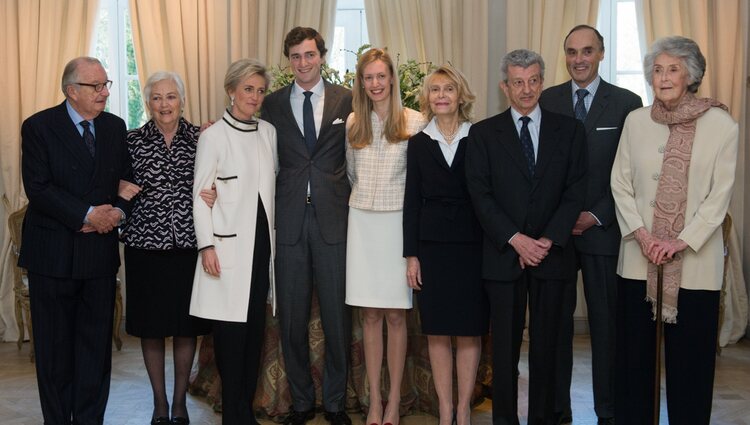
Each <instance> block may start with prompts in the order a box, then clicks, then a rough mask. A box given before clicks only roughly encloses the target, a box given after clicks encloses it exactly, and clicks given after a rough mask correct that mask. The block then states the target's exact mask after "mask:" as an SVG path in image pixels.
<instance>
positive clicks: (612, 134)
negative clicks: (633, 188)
mask: <svg viewBox="0 0 750 425" xmlns="http://www.w3.org/2000/svg"><path fill="white" fill-rule="evenodd" d="M563 46H564V50H565V63H566V64H567V67H568V73H569V74H570V77H571V80H570V81H567V82H565V83H562V84H560V85H557V86H554V87H550V88H548V89H547V90H545V91H544V92H543V93H542V96H541V98H540V99H539V103H540V104H541V105H542V107H544V108H546V109H549V110H550V111H554V112H557V113H559V114H563V115H567V116H570V117H574V118H577V119H578V120H580V121H581V122H583V124H584V127H585V128H586V141H587V145H588V167H589V168H588V169H589V179H588V185H587V187H586V201H585V204H584V207H583V211H581V212H580V214H579V215H578V220H577V221H576V225H575V226H574V227H573V235H574V236H573V243H574V247H575V251H576V255H577V258H578V260H577V261H578V267H580V269H581V273H582V275H583V288H584V294H585V295H586V305H587V307H588V322H589V330H590V333H591V354H592V356H591V363H592V368H593V374H592V375H593V382H594V410H595V411H596V415H597V416H598V417H599V420H598V423H599V424H612V423H614V419H613V418H614V415H615V412H614V367H615V310H616V309H615V306H616V299H617V274H616V269H617V254H618V251H619V249H620V229H619V227H618V226H617V221H616V220H615V202H614V199H613V198H612V191H611V190H610V186H609V175H610V172H611V171H612V162H613V161H614V159H615V153H616V152H617V143H618V142H619V140H620V133H622V126H623V123H624V122H625V117H626V116H627V115H628V114H629V113H630V111H632V110H634V109H638V108H640V107H641V106H643V104H642V102H641V98H640V97H639V96H638V95H636V94H635V93H633V92H630V91H628V90H625V89H622V88H619V87H616V86H613V85H612V84H609V83H607V82H606V81H604V80H602V78H601V77H600V76H599V62H601V61H602V59H604V38H603V37H602V36H601V34H599V31H597V30H596V28H593V27H590V26H588V25H578V26H576V27H575V28H573V29H572V30H570V32H569V33H568V36H567V37H566V38H565V41H564V43H563ZM576 281H577V276H574V277H573V278H572V279H571V280H570V281H569V282H567V283H566V286H565V292H564V294H563V298H562V303H563V313H562V319H561V320H560V332H559V334H558V353H557V389H556V396H555V397H556V407H555V409H556V410H557V411H558V412H560V417H561V421H560V423H570V422H572V421H573V418H572V413H571V409H570V380H571V373H572V370H573V312H574V311H575V308H576V283H577V282H576Z"/></svg>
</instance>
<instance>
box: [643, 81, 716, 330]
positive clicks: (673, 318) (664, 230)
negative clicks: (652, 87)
mask: <svg viewBox="0 0 750 425" xmlns="http://www.w3.org/2000/svg"><path fill="white" fill-rule="evenodd" d="M712 107H719V108H722V109H724V110H725V111H726V110H727V107H726V106H725V105H723V104H722V103H721V102H719V101H717V100H714V99H710V98H697V97H695V95H693V94H692V93H686V94H685V96H683V98H682V100H681V101H680V103H679V104H678V105H677V107H676V108H674V109H673V110H668V109H667V108H666V107H665V106H664V103H662V102H661V101H660V100H658V99H655V100H654V104H653V106H652V107H651V119H653V120H654V121H655V122H657V123H660V124H665V125H667V126H669V139H668V140H667V145H666V147H665V149H664V159H663V162H662V166H661V174H660V177H659V183H658V185H657V187H656V206H655V208H654V222H653V226H652V228H651V233H652V234H653V235H654V236H655V237H656V238H658V239H667V238H669V239H675V238H677V237H678V236H679V234H680V232H681V231H682V229H683V228H684V227H685V206H686V205H687V192H688V170H689V169H690V156H691V152H692V150H693V140H694V139H695V121H696V120H697V119H698V118H699V117H700V116H702V115H703V114H705V113H706V111H708V110H709V109H710V108H712ZM682 258H683V253H682V252H678V253H676V254H675V255H674V257H673V260H672V261H671V262H668V263H665V264H664V266H663V270H664V275H663V276H664V280H663V283H664V291H663V304H662V318H663V320H664V322H665V323H677V295H678V293H679V291H680V282H681V281H682ZM656 271H657V266H656V265H655V264H653V263H649V264H648V279H647V282H648V284H647V292H646V300H648V301H650V302H651V304H652V311H653V313H654V320H656V288H657V284H656V279H657V278H656Z"/></svg>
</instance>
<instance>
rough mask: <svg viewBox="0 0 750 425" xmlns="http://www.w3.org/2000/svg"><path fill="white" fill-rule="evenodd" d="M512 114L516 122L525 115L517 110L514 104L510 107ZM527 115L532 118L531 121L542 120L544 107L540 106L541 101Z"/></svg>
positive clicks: (537, 121)
mask: <svg viewBox="0 0 750 425" xmlns="http://www.w3.org/2000/svg"><path fill="white" fill-rule="evenodd" d="M510 115H511V117H513V122H514V123H516V122H518V120H519V119H521V117H523V116H524V115H521V113H520V112H518V111H516V110H515V109H514V108H513V107H512V106H511V107H510ZM525 116H527V117H529V118H531V122H534V123H537V124H539V123H540V122H541V121H542V108H540V107H539V103H537V104H536V107H535V108H534V110H532V111H531V113H529V114H528V115H525Z"/></svg>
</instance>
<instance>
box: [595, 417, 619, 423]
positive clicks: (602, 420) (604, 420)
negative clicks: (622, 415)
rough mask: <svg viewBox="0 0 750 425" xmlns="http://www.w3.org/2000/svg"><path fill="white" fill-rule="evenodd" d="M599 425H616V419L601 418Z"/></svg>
mask: <svg viewBox="0 0 750 425" xmlns="http://www.w3.org/2000/svg"><path fill="white" fill-rule="evenodd" d="M596 423H597V425H615V418H599V420H598V421H596Z"/></svg>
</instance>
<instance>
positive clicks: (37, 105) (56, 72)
mask: <svg viewBox="0 0 750 425" xmlns="http://www.w3.org/2000/svg"><path fill="white" fill-rule="evenodd" d="M98 3H99V2H98V0H7V1H3V2H0V11H2V13H0V16H2V17H1V18H0V23H2V25H1V26H0V27H1V28H2V29H0V34H2V37H0V49H2V52H3V61H2V63H1V64H0V70H1V72H2V75H3V78H2V79H0V92H2V93H3V96H2V101H1V102H2V103H1V104H0V108H2V110H3V113H2V114H0V151H2V155H1V156H0V169H1V170H2V179H0V180H2V183H3V187H2V190H3V193H4V196H5V197H6V198H7V204H6V205H5V214H4V215H3V217H2V223H1V224H2V227H3V229H6V228H7V222H8V215H10V213H12V212H13V211H16V210H18V209H19V208H21V206H22V205H23V204H24V203H26V198H25V195H24V193H23V187H22V183H21V123H22V122H23V120H24V119H26V118H28V117H29V116H30V115H32V114H33V113H35V112H37V111H40V110H42V109H46V108H49V107H51V106H53V105H55V104H57V103H60V102H62V100H63V98H64V96H63V93H62V90H61V88H60V78H61V75H62V71H63V68H64V67H65V64H66V63H67V62H68V61H69V60H70V59H73V58H74V57H76V56H82V55H86V54H87V52H88V51H89V45H90V41H91V34H92V31H93V28H94V23H95V20H96V12H97V9H98ZM0 234H1V235H2V244H1V245H0V265H1V266H2V267H0V334H2V338H3V340H4V341H13V340H17V339H18V329H17V328H16V321H15V316H14V312H13V309H14V305H13V299H14V295H13V282H12V271H13V269H12V266H13V264H12V262H11V255H10V254H11V252H10V237H9V235H8V234H7V231H5V230H4V231H3V232H0Z"/></svg>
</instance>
